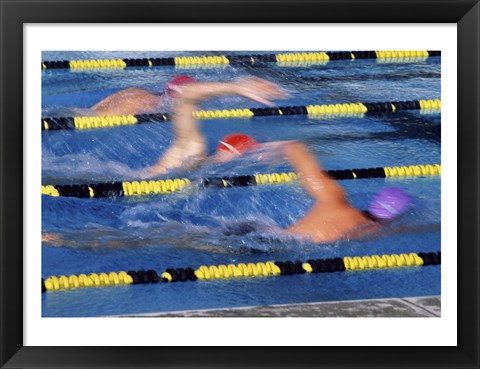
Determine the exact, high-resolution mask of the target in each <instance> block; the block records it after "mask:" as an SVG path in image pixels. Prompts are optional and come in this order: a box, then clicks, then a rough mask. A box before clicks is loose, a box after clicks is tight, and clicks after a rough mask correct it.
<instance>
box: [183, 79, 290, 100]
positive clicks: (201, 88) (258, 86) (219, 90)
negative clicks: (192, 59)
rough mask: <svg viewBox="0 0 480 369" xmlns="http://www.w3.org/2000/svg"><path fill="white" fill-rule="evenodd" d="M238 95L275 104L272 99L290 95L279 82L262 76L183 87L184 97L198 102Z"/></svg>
mask: <svg viewBox="0 0 480 369" xmlns="http://www.w3.org/2000/svg"><path fill="white" fill-rule="evenodd" d="M222 95H238V96H242V97H246V98H248V99H250V100H254V101H257V102H259V103H262V104H265V105H270V106H273V105H274V104H273V103H272V102H271V101H270V99H285V98H287V97H288V96H289V95H288V94H287V93H286V92H285V91H284V90H283V89H282V88H281V87H280V86H278V85H277V84H275V83H272V82H269V81H266V80H264V79H261V78H245V79H239V80H236V81H234V82H199V83H195V84H191V85H187V86H185V87H183V88H182V99H184V100H190V101H193V102H198V101H202V100H206V99H209V98H211V97H215V96H222Z"/></svg>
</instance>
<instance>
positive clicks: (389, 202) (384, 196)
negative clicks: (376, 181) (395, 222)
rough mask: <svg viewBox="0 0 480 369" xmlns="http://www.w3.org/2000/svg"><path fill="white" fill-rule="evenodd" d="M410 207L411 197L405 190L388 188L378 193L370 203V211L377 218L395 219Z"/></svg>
mask: <svg viewBox="0 0 480 369" xmlns="http://www.w3.org/2000/svg"><path fill="white" fill-rule="evenodd" d="M409 206H410V196H409V195H408V194H407V193H406V192H405V191H403V190H401V189H399V188H395V187H387V188H384V189H383V190H381V191H380V192H378V193H377V194H376V195H375V196H374V197H373V199H372V201H371V202H370V206H369V207H368V211H369V212H370V214H372V215H373V216H375V217H377V218H382V219H393V218H395V217H396V216H397V215H400V214H402V213H403V212H404V211H405V210H407V209H408V207H409Z"/></svg>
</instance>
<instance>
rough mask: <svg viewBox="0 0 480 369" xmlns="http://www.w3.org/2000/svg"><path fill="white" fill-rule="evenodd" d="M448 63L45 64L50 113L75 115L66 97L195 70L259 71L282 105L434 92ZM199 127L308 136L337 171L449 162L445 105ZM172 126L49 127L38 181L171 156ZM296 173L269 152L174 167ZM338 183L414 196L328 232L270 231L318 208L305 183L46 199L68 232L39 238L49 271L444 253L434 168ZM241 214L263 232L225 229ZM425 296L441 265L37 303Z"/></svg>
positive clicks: (53, 309) (361, 196)
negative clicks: (389, 220)
mask: <svg viewBox="0 0 480 369" xmlns="http://www.w3.org/2000/svg"><path fill="white" fill-rule="evenodd" d="M245 53H246V54H249V53H248V52H245ZM258 53H259V52H255V54H258ZM180 54H181V55H187V53H185V52H177V53H175V52H168V53H166V52H163V53H159V52H144V53H137V52H136V53H128V52H117V53H113V52H109V53H101V52H71V53H67V52H44V54H43V56H42V57H43V60H45V61H47V60H49V61H50V60H64V59H66V60H72V59H98V58H101V59H111V58H125V57H135V58H137V57H144V56H148V57H165V56H172V55H180ZM188 54H197V55H205V54H212V53H210V52H198V53H192V52H190V53H188ZM220 54H222V53H220ZM229 54H232V53H231V52H229ZM440 69H441V66H440V58H439V57H431V58H429V59H427V60H425V61H417V62H408V63H406V62H404V63H380V62H377V61H375V60H355V61H332V62H330V63H328V64H326V65H313V66H312V65H310V66H309V65H304V66H289V67H281V66H277V65H274V64H269V65H268V66H265V67H259V66H256V67H240V66H238V67H232V66H228V67H224V68H211V69H207V68H203V69H202V68H196V69H178V68H175V67H158V68H131V69H129V68H127V69H124V70H95V71H69V70H46V71H44V72H43V74H42V114H43V116H44V117H49V116H69V115H70V116H71V114H69V112H70V111H71V110H70V109H71V108H79V107H80V108H86V107H89V106H91V105H93V104H95V103H96V102H98V101H99V100H100V99H102V98H104V97H105V96H107V95H109V94H111V93H112V92H115V91H118V90H120V89H122V88H126V87H146V88H151V89H157V90H161V89H162V87H163V85H164V83H165V82H166V81H167V80H168V79H169V78H171V77H172V76H174V75H176V74H188V75H190V76H192V77H195V78H198V79H200V80H203V81H217V80H222V81H227V80H232V79H235V78H239V77H245V76H252V75H253V76H259V77H262V78H266V79H268V80H271V81H274V82H276V83H278V84H279V85H281V86H282V87H284V88H285V89H286V90H287V91H288V92H289V93H290V94H291V98H289V99H288V100H285V101H277V102H276V103H277V104H278V105H279V106H293V105H321V104H332V103H350V102H383V101H402V100H420V99H427V100H430V99H440V80H441V78H440V76H441V70H440ZM260 106H261V105H260V104H258V103H254V102H252V101H247V100H245V99H242V98H239V97H221V98H215V99H212V100H209V101H207V102H205V103H204V104H202V106H201V109H205V110H208V109H230V108H244V107H260ZM201 127H202V131H203V132H204V133H205V134H206V137H207V140H208V145H209V150H210V152H213V150H214V148H215V147H216V145H217V142H218V140H219V139H220V138H221V137H222V136H223V135H225V134H228V133H232V132H244V133H247V134H250V135H252V136H253V137H255V138H256V139H257V140H259V141H261V142H269V141H276V140H299V141H302V142H304V143H306V144H307V145H308V147H309V149H310V150H311V151H312V152H313V153H314V154H315V156H316V157H317V158H318V159H319V160H321V162H322V164H323V166H324V167H325V168H326V169H332V170H333V169H353V168H370V167H386V166H406V165H418V164H435V163H440V142H441V140H440V114H439V113H438V112H436V113H435V112H423V111H413V110H412V111H403V112H395V113H379V114H368V115H366V116H364V117H356V116H343V117H329V118H326V117H309V116H289V117H262V118H258V117H257V118H252V119H218V120H208V121H202V122H201ZM171 139H172V133H171V129H170V126H169V124H168V123H152V124H142V125H132V126H125V127H116V128H108V129H92V130H84V131H51V132H43V134H42V182H43V184H61V183H65V184H71V183H96V182H104V181H125V180H135V179H137V178H138V177H137V176H136V174H137V173H138V171H139V170H140V169H141V168H144V167H146V166H148V165H151V164H153V163H154V162H155V161H156V160H157V159H158V157H159V156H161V154H162V153H163V151H164V150H165V148H166V147H167V146H168V145H169V144H170V142H171ZM291 170H292V169H291V168H290V167H289V166H288V164H287V163H285V162H282V161H278V162H262V161H258V160H255V158H254V157H253V158H252V157H248V158H244V159H240V160H237V161H234V162H231V163H227V164H222V165H207V166H206V167H203V168H200V169H197V170H195V171H191V172H181V171H178V172H176V173H173V174H172V175H171V176H169V177H170V178H180V177H188V178H199V177H213V176H226V175H238V174H254V173H275V172H284V171H291ZM341 185H342V186H343V187H344V189H345V190H346V193H347V194H348V197H349V200H350V201H351V203H352V204H353V205H354V206H356V207H358V208H361V209H365V208H366V207H367V205H368V202H369V199H370V198H371V196H372V195H374V194H375V193H376V192H377V191H378V190H379V189H381V188H383V187H385V186H395V187H399V188H402V189H404V190H406V191H408V192H409V193H410V194H411V196H412V198H413V206H412V207H411V209H410V210H409V212H408V213H407V214H404V215H402V216H401V217H400V219H398V220H396V221H395V223H394V224H393V225H392V226H391V228H390V229H389V230H387V231H385V234H382V235H381V236H383V237H375V238H365V239H360V240H354V241H348V242H347V241H341V242H335V243H331V244H320V245H318V244H314V243H310V242H305V241H303V242H301V241H299V240H296V239H294V238H288V237H285V236H281V235H278V234H275V232H274V231H272V229H274V228H273V227H272V226H273V225H277V226H281V227H285V226H288V225H290V224H292V223H293V222H294V221H295V220H297V219H298V218H300V217H301V216H302V214H304V213H305V212H306V211H307V210H308V209H309V208H310V207H311V206H312V204H313V200H311V198H310V197H308V195H307V194H306V192H305V191H304V190H303V189H302V187H301V186H300V185H299V184H298V183H288V184H283V185H269V186H254V187H248V188H229V189H222V190H218V189H207V190H202V191H200V190H196V191H184V192H177V193H173V194H169V195H158V196H142V197H129V198H126V197H125V198H117V199H79V198H62V197H49V196H43V198H42V230H43V232H48V233H56V234H58V235H59V236H60V237H61V238H62V239H63V241H62V242H54V243H47V244H43V245H42V277H43V278H46V277H48V276H51V275H57V276H58V275H70V274H76V275H78V274H81V273H90V272H95V273H100V272H111V271H117V272H118V271H121V270H125V271H127V270H147V269H154V270H157V271H158V272H163V271H164V270H166V269H167V268H170V267H174V268H180V267H193V268H194V269H195V268H197V267H198V266H200V265H202V264H204V265H219V264H229V263H234V264H236V263H247V262H259V261H270V260H273V261H277V260H278V261H286V260H292V261H294V260H302V261H306V260H308V259H317V258H333V257H343V256H362V255H373V254H395V253H409V252H417V253H418V252H436V251H440V185H441V180H440V177H439V176H432V177H409V178H389V179H380V178H379V179H361V180H350V181H342V182H341ZM239 220H242V221H244V220H247V221H250V220H251V221H255V222H258V223H260V224H262V225H263V229H261V230H259V231H258V232H254V233H253V234H252V233H251V234H247V235H243V236H239V235H231V234H230V233H229V232H228V231H227V230H228V229H229V228H231V227H232V226H234V225H235V224H236V223H237V222H238V221H239ZM389 231H392V232H389ZM427 295H440V267H439V266H428V267H421V268H401V269H388V270H374V271H361V272H344V273H322V274H313V275H311V274H303V275H295V276H285V277H265V278H243V279H235V280H217V281H208V282H202V281H196V282H186V283H172V284H165V283H163V284H153V285H130V286H121V287H106V288H89V289H79V290H71V291H59V292H48V293H44V294H42V314H43V316H46V317H54V316H104V315H115V314H130V313H147V312H159V311H175V310H188V309H205V308H217V307H235V306H252V305H269V304H284V303H300V302H316V301H338V300H354V299H369V298H382V297H411V296H427Z"/></svg>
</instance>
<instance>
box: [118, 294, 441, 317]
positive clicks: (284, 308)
mask: <svg viewBox="0 0 480 369" xmlns="http://www.w3.org/2000/svg"><path fill="white" fill-rule="evenodd" d="M440 316H441V298H440V296H422V297H408V298H386V299H371V300H353V301H333V302H313V303H303V304H285V305H269V306H250V307H239V308H224V309H205V310H187V311H175V312H159V313H146V314H129V315H117V316H116V317H319V318H320V317H325V318H328V317H352V318H353V317H432V318H434V317H440Z"/></svg>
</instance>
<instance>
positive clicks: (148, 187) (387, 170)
mask: <svg viewBox="0 0 480 369" xmlns="http://www.w3.org/2000/svg"><path fill="white" fill-rule="evenodd" d="M326 173H327V174H328V175H330V176H331V177H332V178H333V179H336V180H346V179H367V178H387V177H418V176H434V175H440V174H441V165H440V164H426V165H410V166H396V167H383V168H382V167H377V168H366V169H344V170H328V171H326ZM297 179H298V174H297V173H294V172H288V173H270V174H255V175H243V176H230V177H212V178H200V179H192V180H190V179H188V178H176V179H160V180H150V181H133V182H112V183H93V184H72V185H42V194H43V195H48V196H64V197H79V198H94V197H97V198H98V197H110V198H113V197H122V196H146V195H158V194H167V193H172V192H177V191H181V190H182V189H184V188H185V187H187V186H189V185H191V184H193V185H197V186H198V187H199V188H228V187H246V186H255V185H267V184H281V183H288V182H292V181H295V180H297Z"/></svg>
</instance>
